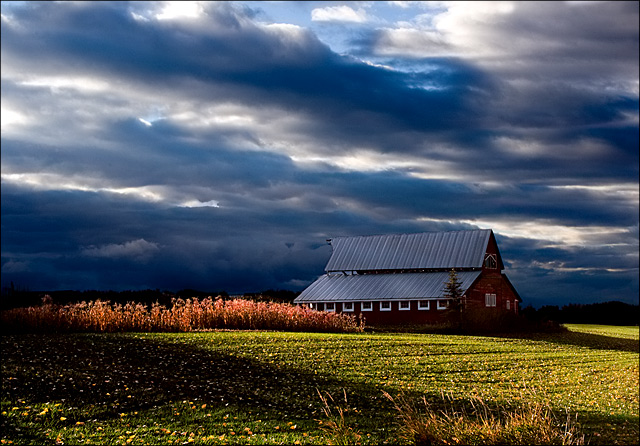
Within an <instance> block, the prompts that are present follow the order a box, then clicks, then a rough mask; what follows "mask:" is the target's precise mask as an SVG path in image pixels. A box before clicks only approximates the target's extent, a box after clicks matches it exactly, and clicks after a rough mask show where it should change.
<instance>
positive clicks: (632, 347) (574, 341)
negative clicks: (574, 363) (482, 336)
mask: <svg viewBox="0 0 640 446" xmlns="http://www.w3.org/2000/svg"><path fill="white" fill-rule="evenodd" d="M492 336H496V337H504V338H515V339H530V340H533V341H543V342H551V343H555V344H562V345H576V346H578V347H588V348H593V349H600V350H618V351H623V352H631V353H638V352H640V341H638V340H637V339H624V338H615V337H612V336H603V335H598V334H592V333H579V332H575V331H566V332H563V333H509V334H504V335H500V334H497V335H492Z"/></svg>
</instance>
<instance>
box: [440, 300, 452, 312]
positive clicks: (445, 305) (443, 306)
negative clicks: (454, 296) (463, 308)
mask: <svg viewBox="0 0 640 446" xmlns="http://www.w3.org/2000/svg"><path fill="white" fill-rule="evenodd" d="M442 302H444V305H442ZM447 308H449V305H448V301H447V300H446V299H438V310H446V309H447Z"/></svg>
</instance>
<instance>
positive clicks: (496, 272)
mask: <svg viewBox="0 0 640 446" xmlns="http://www.w3.org/2000/svg"><path fill="white" fill-rule="evenodd" d="M327 241H328V242H329V243H330V244H331V247H332V254H331V257H330V258H329V261H328V263H327V266H326V267H325V274H324V275H322V276H321V277H319V278H318V279H317V280H316V281H315V282H313V283H312V284H311V285H310V286H309V287H307V288H306V289H305V290H304V291H303V292H302V293H301V294H300V295H299V296H298V297H297V298H296V299H295V300H294V303H295V304H298V305H307V306H309V307H310V308H313V309H315V310H319V311H328V312H342V313H348V314H354V315H356V316H358V315H362V316H363V317H364V318H365V320H366V322H367V324H371V325H376V324H393V325H396V324H404V323H408V324H424V323H434V322H440V321H443V320H444V319H445V318H446V317H447V316H446V315H447V313H448V312H447V311H445V310H446V309H447V308H448V306H449V301H448V300H447V299H446V298H445V292H444V289H445V283H446V282H447V280H448V278H449V272H450V271H451V270H452V269H453V270H455V271H456V274H457V276H458V280H459V281H460V282H461V289H462V291H463V293H464V297H463V305H464V309H465V311H473V309H478V308H485V309H486V311H490V312H498V311H507V312H513V313H515V314H517V313H518V308H519V305H520V302H521V301H522V299H521V298H520V296H519V295H518V293H517V291H516V290H515V288H514V287H513V285H512V284H511V282H510V281H509V279H508V278H507V276H506V275H505V274H504V272H503V270H504V264H503V262H502V257H501V255H500V251H499V250H498V244H497V243H496V239H495V236H494V234H493V231H492V230H491V229H480V230H468V231H449V232H424V233H416V234H387V235H371V236H358V237H336V238H332V239H329V240H327Z"/></svg>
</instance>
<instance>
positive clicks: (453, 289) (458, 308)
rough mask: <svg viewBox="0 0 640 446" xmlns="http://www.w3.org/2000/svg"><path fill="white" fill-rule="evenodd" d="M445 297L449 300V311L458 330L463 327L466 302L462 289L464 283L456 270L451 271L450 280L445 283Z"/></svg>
mask: <svg viewBox="0 0 640 446" xmlns="http://www.w3.org/2000/svg"><path fill="white" fill-rule="evenodd" d="M443 291H444V294H443V297H445V298H447V299H448V300H449V311H448V313H449V314H450V316H451V318H452V320H453V322H455V324H456V325H457V327H458V328H461V326H462V311H463V310H464V302H463V301H462V298H463V296H464V291H463V289H462V282H460V280H459V279H458V274H457V273H456V270H455V269H452V270H451V271H449V278H448V279H447V281H446V282H445V283H444V290H443Z"/></svg>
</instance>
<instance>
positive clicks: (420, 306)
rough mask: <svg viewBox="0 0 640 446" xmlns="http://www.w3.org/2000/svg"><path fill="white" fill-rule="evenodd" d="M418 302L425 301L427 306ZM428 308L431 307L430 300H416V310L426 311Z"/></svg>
mask: <svg viewBox="0 0 640 446" xmlns="http://www.w3.org/2000/svg"><path fill="white" fill-rule="evenodd" d="M420 302H426V303H427V306H426V307H423V306H422V305H420ZM429 308H431V302H429V301H428V300H419V301H418V310H422V311H428V310H429Z"/></svg>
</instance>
